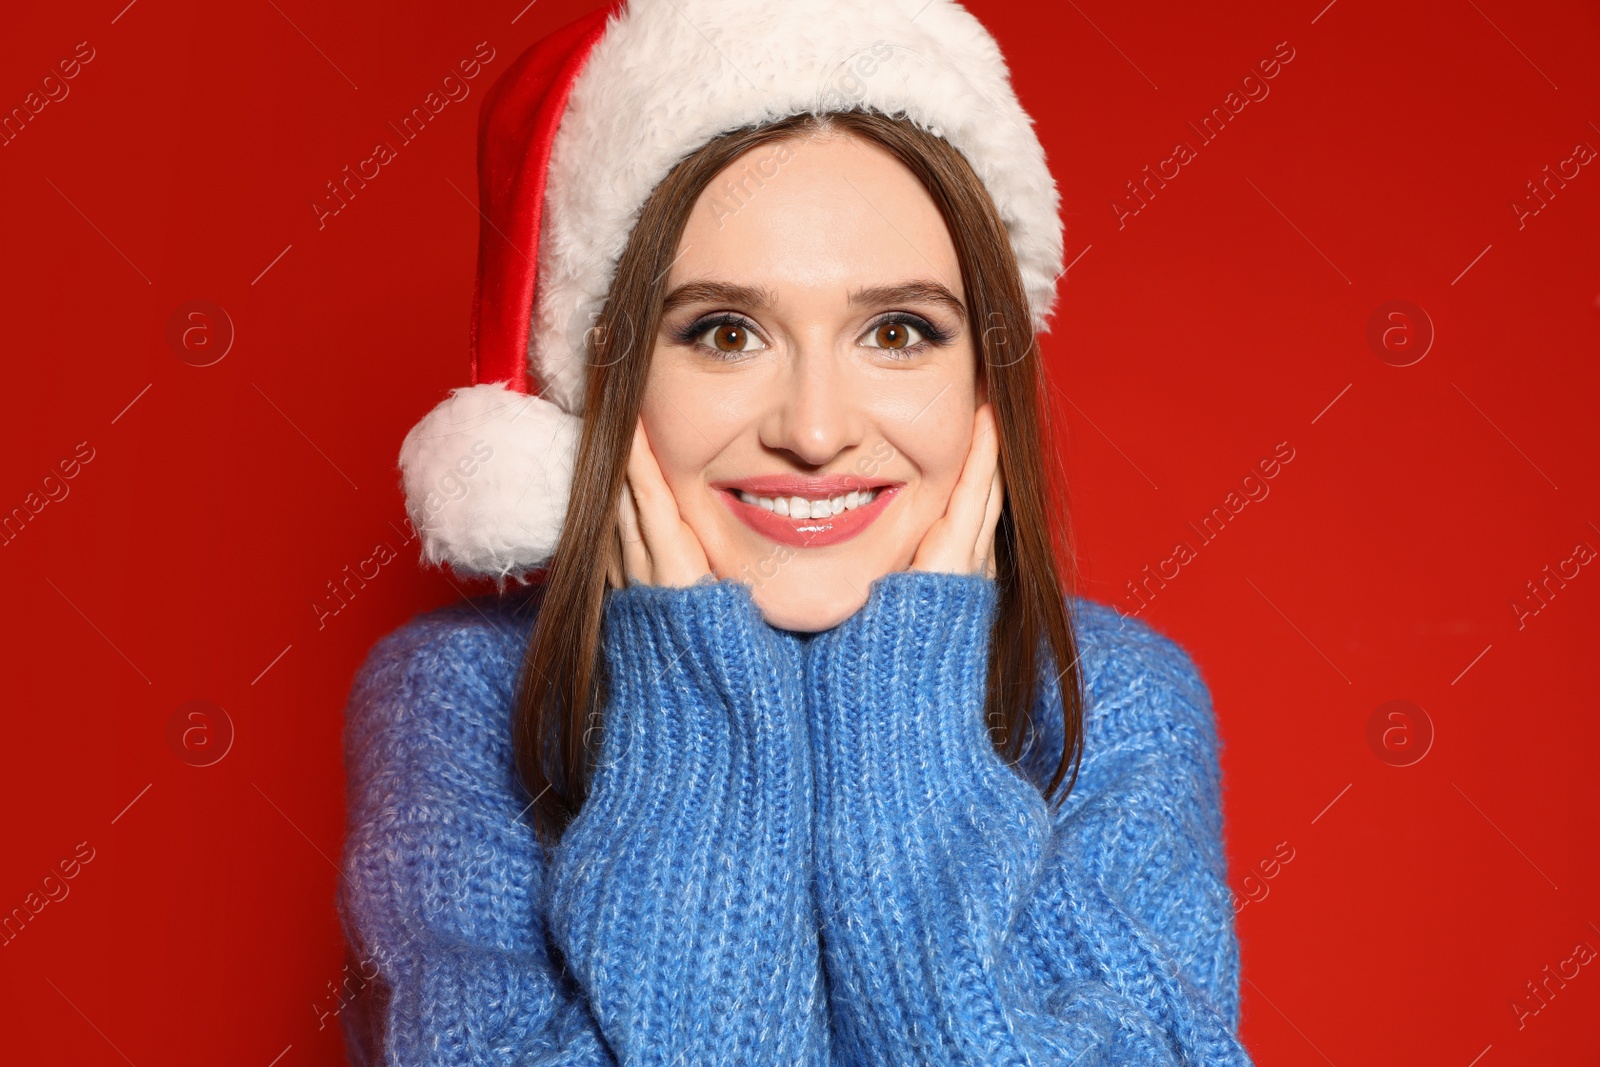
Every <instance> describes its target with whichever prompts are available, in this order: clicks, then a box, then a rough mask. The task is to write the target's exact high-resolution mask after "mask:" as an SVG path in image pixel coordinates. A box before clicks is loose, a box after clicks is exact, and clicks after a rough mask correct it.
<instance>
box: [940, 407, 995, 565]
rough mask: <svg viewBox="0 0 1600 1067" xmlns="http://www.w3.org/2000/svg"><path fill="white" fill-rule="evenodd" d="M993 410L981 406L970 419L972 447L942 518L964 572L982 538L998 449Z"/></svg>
mask: <svg viewBox="0 0 1600 1067" xmlns="http://www.w3.org/2000/svg"><path fill="white" fill-rule="evenodd" d="M993 410H994V409H993V406H992V405H990V404H987V403H985V404H982V405H980V406H979V408H978V410H977V412H976V413H975V415H974V418H973V423H974V426H973V434H972V446H971V448H970V449H968V451H967V461H966V464H965V465H964V466H963V467H962V469H961V478H960V480H959V481H957V483H956V487H955V490H954V491H953V492H952V493H951V494H950V504H949V506H948V507H947V508H946V509H945V514H946V516H947V518H948V521H949V523H950V527H951V529H950V533H951V536H952V537H953V538H954V539H955V543H956V544H957V545H959V546H960V548H961V551H962V552H963V554H964V558H965V559H966V560H968V569H969V570H970V569H971V561H972V560H973V557H974V555H975V554H976V552H977V549H978V547H979V546H980V544H981V542H982V538H983V523H984V518H985V512H986V510H987V507H988V503H989V497H990V495H991V490H992V488H993V484H994V472H995V470H996V468H997V464H998V459H999V448H998V447H997V444H996V439H995V433H994V420H993Z"/></svg>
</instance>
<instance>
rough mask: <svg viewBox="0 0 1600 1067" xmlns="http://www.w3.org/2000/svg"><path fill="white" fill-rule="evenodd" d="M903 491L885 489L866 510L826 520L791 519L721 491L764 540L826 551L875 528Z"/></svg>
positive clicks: (734, 492) (894, 487) (732, 492)
mask: <svg viewBox="0 0 1600 1067" xmlns="http://www.w3.org/2000/svg"><path fill="white" fill-rule="evenodd" d="M899 491H900V486H898V485H885V486H882V487H880V488H879V489H878V491H877V494H876V495H875V496H874V497H873V498H872V501H871V502H870V503H869V504H867V505H866V506H865V507H859V508H850V509H848V510H846V511H841V512H839V513H838V514H837V515H830V516H828V517H827V518H825V519H791V518H789V517H788V516H786V515H779V514H778V513H777V512H775V511H768V510H767V509H766V508H764V507H762V506H761V505H760V504H747V503H745V502H744V501H743V500H741V499H740V498H739V493H738V490H735V489H719V490H717V492H718V493H719V494H721V496H722V499H723V500H725V501H727V503H728V507H730V508H732V509H733V513H734V514H735V515H737V516H739V518H740V519H741V520H742V521H743V522H744V524H745V525H746V526H748V527H750V529H752V530H754V531H755V532H756V533H758V534H760V535H761V536H763V537H767V538H771V539H772V540H774V541H778V542H781V543H783V544H786V545H794V546H795V547H796V548H824V547H826V546H828V545H836V544H839V543H840V542H841V541H848V540H850V539H851V538H852V537H854V536H856V535H857V534H859V533H860V532H861V531H862V530H865V529H866V528H867V527H868V526H870V525H872V521H873V520H874V519H876V518H877V517H878V516H879V515H880V514H882V512H883V509H884V508H886V507H888V506H889V501H890V500H892V499H894V496H895V494H896V493H898V492H899Z"/></svg>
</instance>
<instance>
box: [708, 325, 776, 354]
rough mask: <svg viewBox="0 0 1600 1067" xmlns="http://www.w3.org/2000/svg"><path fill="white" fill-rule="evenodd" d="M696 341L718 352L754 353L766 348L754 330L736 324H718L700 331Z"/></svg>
mask: <svg viewBox="0 0 1600 1067" xmlns="http://www.w3.org/2000/svg"><path fill="white" fill-rule="evenodd" d="M698 340H699V342H700V343H701V344H703V345H705V346H706V347H707V348H712V349H715V350H716V351H718V352H755V351H758V350H760V349H763V348H766V347H767V346H766V344H765V343H764V342H763V341H762V340H761V338H760V337H758V336H757V335H756V332H755V331H754V330H752V329H749V328H748V327H745V326H741V325H739V324H738V323H736V322H719V323H717V324H716V325H714V326H712V327H710V328H709V329H706V330H702V331H701V332H700V334H699V335H698Z"/></svg>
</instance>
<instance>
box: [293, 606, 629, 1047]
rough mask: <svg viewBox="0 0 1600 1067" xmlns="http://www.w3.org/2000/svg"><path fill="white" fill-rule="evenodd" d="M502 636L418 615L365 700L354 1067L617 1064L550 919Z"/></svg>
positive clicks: (349, 884) (345, 886)
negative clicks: (515, 743) (519, 773)
mask: <svg viewBox="0 0 1600 1067" xmlns="http://www.w3.org/2000/svg"><path fill="white" fill-rule="evenodd" d="M492 610H493V609H492V608H491V611H492ZM502 622H503V620H500V619H495V620H489V619H487V618H486V616H484V615H481V614H479V612H478V610H477V609H475V608H474V607H472V606H471V605H463V606H458V607H455V608H447V609H441V610H440V611H437V612H432V613H429V614H427V615H423V616H419V617H418V618H417V619H415V620H413V621H412V622H410V623H408V624H407V625H406V626H404V627H401V628H400V629H399V630H396V631H395V632H394V633H392V634H390V635H388V636H387V637H385V638H384V639H383V640H381V641H380V642H379V643H378V644H377V645H376V646H374V648H373V650H372V652H371V653H370V654H369V655H368V657H367V660H366V662H365V663H364V664H363V666H362V668H361V670H360V671H359V672H358V673H357V675H356V679H355V683H354V685H353V687H352V689H351V693H350V699H349V701H348V703H347V707H346V718H345V765H346V782H347V793H348V810H349V816H348V818H349V826H348V831H347V834H346V837H345V844H344V852H343V862H342V864H341V879H340V882H339V891H338V906H339V913H340V918H341V921H342V922H343V925H344V928H345V934H346V939H347V942H348V954H349V957H350V958H351V959H352V960H353V961H354V962H353V963H352V964H351V965H349V966H348V968H347V973H348V974H350V975H354V976H356V978H355V981H357V982H360V983H362V985H361V988H360V990H359V992H358V993H356V995H354V996H353V997H351V998H350V999H349V1000H348V1001H345V1000H343V999H342V998H341V1001H340V1003H339V1019H338V1023H339V1025H340V1026H341V1027H342V1029H343V1031H344V1035H345V1041H346V1046H347V1049H348V1051H349V1055H350V1061H351V1063H352V1064H355V1065H356V1067H378V1065H379V1064H387V1065H391V1067H398V1065H404V1067H423V1065H440V1067H442V1065H445V1064H449V1065H451V1067H490V1065H494V1067H506V1065H509V1064H513V1063H515V1064H519V1065H539V1067H555V1065H558V1064H559V1065H562V1067H580V1065H582V1067H600V1065H609V1064H612V1063H614V1060H613V1058H612V1056H611V1054H610V1052H609V1051H608V1050H607V1048H606V1047H605V1045H604V1043H603V1041H602V1039H601V1036H600V1031H599V1030H598V1028H597V1027H596V1026H595V1023H594V1020H593V1018H592V1017H591V1016H590V1014H589V1012H588V1009H587V1007H586V1005H585V1004H584V1003H583V1001H582V998H581V997H580V996H579V995H578V994H577V992H576V991H575V990H574V989H573V988H572V987H571V983H570V982H568V981H565V980H564V979H563V976H562V975H561V972H560V968H559V967H558V966H557V965H556V964H555V963H554V962H553V961H552V959H551V957H550V954H549V952H548V949H547V938H546V936H545V928H544V923H543V921H542V920H541V919H540V917H539V916H538V914H537V911H536V901H537V899H538V891H539V886H540V885H541V882H542V880H543V877H544V866H545V863H544V857H543V856H542V854H541V851H540V849H539V847H538V844H537V842H536V839H535V837H534V835H533V830H532V827H531V824H530V822H529V820H528V819H527V817H526V816H527V812H526V807H527V804H526V799H525V795H524V793H523V792H522V790H521V787H520V785H518V784H517V780H516V778H515V770H514V760H513V756H512V751H511V745H510V739H509V707H510V705H511V702H512V699H513V694H512V688H511V687H512V682H513V678H514V674H515V668H516V664H517V662H518V660H519V659H520V653H521V645H522V640H521V638H520V637H519V636H518V635H516V634H515V631H514V628H512V627H508V626H504V625H502V624H501V623H502ZM350 984H352V980H351V979H350V978H347V979H346V985H347V986H348V985H350ZM324 1022H326V1020H325V1021H324Z"/></svg>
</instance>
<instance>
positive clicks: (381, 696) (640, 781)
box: [339, 581, 828, 1067]
mask: <svg viewBox="0 0 1600 1067" xmlns="http://www.w3.org/2000/svg"><path fill="white" fill-rule="evenodd" d="M526 637H527V635H526V633H525V632H521V633H516V632H512V630H511V629H509V628H506V627H503V626H501V625H499V624H498V622H495V621H488V622H486V621H484V619H483V617H482V616H479V615H477V614H476V612H474V611H472V610H470V608H469V609H465V610H450V611H446V612H443V613H435V615H433V616H425V617H423V618H422V619H420V620H418V621H417V622H414V623H412V624H410V625H409V626H407V627H405V628H403V629H402V630H400V631H397V632H396V633H395V634H394V635H391V636H390V637H389V638H386V639H385V640H384V641H383V642H382V643H380V644H379V646H378V647H377V648H375V650H374V651H373V653H372V654H371V656H369V659H368V662H367V664H366V665H365V666H364V667H363V669H362V672H361V673H360V674H359V675H358V678H357V681H356V685H355V687H354V689H353V692H352V696H351V700H350V703H349V711H348V713H347V716H348V717H347V727H346V731H347V732H346V759H347V769H348V772H349V773H348V781H349V805H350V831H349V834H348V836H347V840H346V846H345V854H344V863H343V874H344V878H343V879H342V882H341V886H340V899H339V903H340V910H341V916H342V917H343V919H344V922H345V926H346V931H347V937H348V939H349V941H350V945H351V952H352V956H354V957H356V958H357V967H358V968H359V973H360V974H361V975H362V977H363V978H369V979H370V985H371V988H370V989H369V990H366V991H364V992H363V994H362V995H361V996H359V997H357V998H355V1000H354V1002H353V1003H352V1004H350V1005H349V1006H348V1007H346V1008H345V1009H344V1010H343V1011H342V1013H341V1019H340V1022H341V1024H342V1025H343V1026H344V1028H345V1033H346V1041H347V1045H348V1047H349V1049H350V1053H351V1060H352V1062H353V1063H355V1064H357V1065H359V1067H368V1065H370V1067H376V1065H377V1064H380V1063H382V1064H389V1065H405V1067H413V1065H424V1064H437V1065H444V1064H450V1065H453V1067H455V1065H470V1067H479V1065H491V1064H493V1065H497V1067H509V1065H511V1064H516V1065H518V1067H556V1065H561V1067H600V1065H607V1067H611V1065H617V1064H620V1065H622V1067H632V1065H635V1064H669V1063H678V1064H688V1063H740V1064H750V1065H760V1064H766V1063H771V1064H778V1063H783V1064H786V1065H787V1064H790V1063H801V1064H811V1063H821V1062H824V1061H825V1060H826V1058H827V1052H826V1043H827V1038H828V1032H827V1015H826V1011H827V1006H826V1000H825V995H824V993H823V990H822V987H821V984H820V983H821V961H820V956H819V953H818V946H817V935H816V917H815V909H814V906H813V905H812V903H811V900H810V896H809V883H810V865H809V854H810V847H809V846H810V811H811V777H810V770H809V764H808V763H807V762H806V761H804V760H794V759H792V758H791V757H792V756H793V754H794V751H795V747H794V746H796V745H797V744H804V730H805V727H806V722H805V716H804V713H803V703H802V701H801V699H800V694H799V687H798V680H799V671H800V652H799V646H798V638H796V637H794V636H793V635H788V634H784V633H783V632H782V631H778V630H774V629H773V628H771V627H770V626H767V625H766V624H765V622H764V621H763V620H762V619H761V617H760V614H759V612H758V611H756V609H755V605H754V602H753V600H752V599H751V597H750V595H749V592H748V589H747V588H746V587H744V586H741V585H738V584H737V583H734V582H721V583H713V582H709V581H707V582H704V583H702V584H701V585H699V586H695V587H692V588H688V589H659V588H651V587H630V588H629V589H627V590H620V591H615V592H608V594H607V601H606V607H605V629H604V637H605V639H604V641H603V655H604V657H605V666H606V669H607V671H608V674H609V678H610V693H609V699H608V701H607V705H606V707H605V709H604V715H603V718H602V720H601V721H600V723H598V724H597V726H596V729H597V731H598V732H599V734H600V736H599V738H598V739H595V738H591V743H595V742H596V741H597V742H598V745H599V767H598V768H597V770H596V773H595V775H594V778H593V780H592V782H591V787H590V793H589V797H588V799H587V801H586V802H585V804H584V806H583V808H582V809H581V810H580V812H579V814H578V816H577V817H576V818H575V819H574V820H573V822H572V823H571V825H569V826H568V828H567V830H566V833H565V835H564V836H563V838H562V840H561V842H560V844H559V845H558V846H557V847H556V848H555V849H554V850H552V851H551V852H550V853H549V855H546V854H545V853H544V852H543V850H542V849H541V848H540V847H539V845H538V842H537V839H536V838H535V837H534V835H533V831H532V828H531V822H530V819H529V818H528V811H527V809H528V807H529V805H528V803H527V799H528V798H527V796H526V794H525V793H524V792H523V791H522V789H521V787H520V784H519V783H518V780H517V778H516V772H515V761H514V758H513V753H512V749H511V745H510V739H509V732H510V731H509V708H510V706H511V704H512V701H513V699H514V693H513V689H512V686H513V683H514V678H515V674H516V670H517V668H518V666H519V664H520V662H521V656H522V652H523V651H524V648H525V644H526ZM796 731H799V733H798V734H797V733H796Z"/></svg>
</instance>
